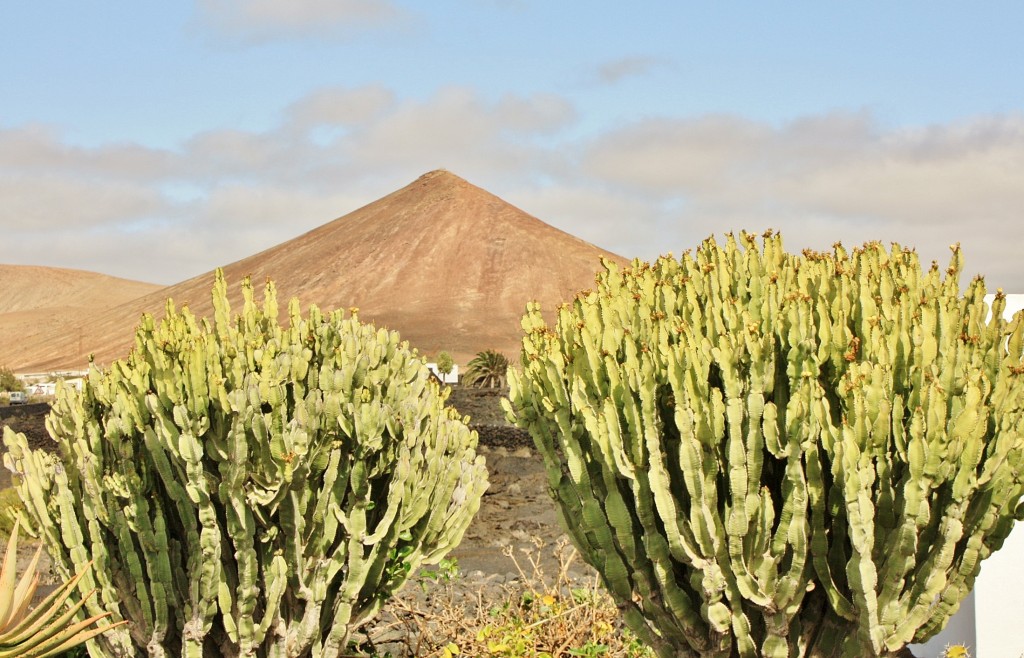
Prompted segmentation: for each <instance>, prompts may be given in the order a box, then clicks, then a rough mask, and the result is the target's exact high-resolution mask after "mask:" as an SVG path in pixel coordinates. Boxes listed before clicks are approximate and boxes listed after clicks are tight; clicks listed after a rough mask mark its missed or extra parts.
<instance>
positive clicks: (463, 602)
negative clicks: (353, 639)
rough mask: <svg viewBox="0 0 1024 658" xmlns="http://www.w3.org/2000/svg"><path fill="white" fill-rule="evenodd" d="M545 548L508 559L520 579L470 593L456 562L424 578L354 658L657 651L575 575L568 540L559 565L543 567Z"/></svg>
mask: <svg viewBox="0 0 1024 658" xmlns="http://www.w3.org/2000/svg"><path fill="white" fill-rule="evenodd" d="M543 548H544V545H543V543H542V542H541V541H540V540H539V539H538V540H535V541H534V546H533V548H531V549H529V550H524V551H523V552H522V554H520V555H516V554H514V553H513V551H512V550H511V549H505V551H504V554H505V555H506V556H507V557H508V558H509V560H510V562H511V564H512V565H513V567H514V569H515V573H517V574H518V578H515V579H512V580H511V581H509V582H505V583H502V584H500V585H490V586H486V585H485V586H482V587H479V588H477V589H476V591H475V592H474V591H467V588H466V586H465V583H463V582H461V578H462V577H461V576H460V575H459V574H458V573H457V570H456V569H454V568H452V567H451V566H450V565H449V566H447V567H442V568H441V569H439V570H434V571H430V572H426V573H425V574H421V575H420V576H419V578H418V582H414V583H411V584H410V585H409V586H408V587H407V589H406V590H405V591H404V592H403V593H402V594H400V595H399V596H398V597H396V599H395V600H393V601H392V602H391V603H390V604H389V606H388V609H387V610H386V611H385V613H384V614H383V615H382V616H381V618H380V619H379V620H378V622H377V623H376V624H375V625H374V626H373V628H371V629H369V631H368V633H367V635H366V637H365V638H364V640H363V642H362V644H361V646H360V647H359V651H361V653H360V652H359V651H356V652H354V653H352V654H351V655H352V656H369V657H374V658H404V657H406V656H417V657H422V658H453V657H454V656H481V657H483V656H492V657H501V658H513V657H516V658H566V657H569V656H583V657H589V656H602V657H608V658H612V657H614V658H620V657H621V658H647V657H652V656H653V655H654V654H653V652H651V651H650V650H649V649H647V648H646V647H644V646H643V645H642V644H640V642H639V641H638V640H637V639H636V638H635V637H634V636H633V635H632V634H631V633H630V632H629V630H628V629H625V628H624V627H623V626H622V623H621V621H620V618H619V612H618V609H617V608H616V607H615V604H614V603H613V602H612V600H611V598H610V597H609V596H608V595H607V594H606V593H605V592H604V591H603V590H602V589H601V587H600V585H599V583H598V581H597V578H596V576H594V577H593V578H591V579H589V580H588V581H586V582H580V581H579V579H577V578H573V577H572V575H571V574H570V567H571V566H572V563H573V562H574V560H575V559H576V551H575V549H573V548H572V547H570V546H569V545H568V542H567V541H565V540H562V541H561V542H560V543H559V544H558V545H557V546H556V549H557V550H556V551H555V554H556V556H557V562H558V564H557V567H555V568H554V569H553V571H554V573H548V571H551V569H548V570H545V568H544V566H543V565H542V563H541V558H540V556H541V553H542V550H541V549H543Z"/></svg>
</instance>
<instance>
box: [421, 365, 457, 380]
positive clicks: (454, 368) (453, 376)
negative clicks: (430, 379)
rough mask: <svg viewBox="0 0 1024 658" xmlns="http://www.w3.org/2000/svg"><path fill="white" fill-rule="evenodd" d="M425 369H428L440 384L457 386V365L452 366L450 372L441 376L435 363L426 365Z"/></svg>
mask: <svg viewBox="0 0 1024 658" xmlns="http://www.w3.org/2000/svg"><path fill="white" fill-rule="evenodd" d="M427 367H428V368H430V372H432V373H434V376H435V377H437V378H438V380H440V382H441V383H442V384H458V383H459V365H458V364H455V365H453V366H452V371H451V372H450V373H448V374H447V375H445V374H443V373H442V372H441V371H440V370H438V369H437V364H436V363H428V364H427Z"/></svg>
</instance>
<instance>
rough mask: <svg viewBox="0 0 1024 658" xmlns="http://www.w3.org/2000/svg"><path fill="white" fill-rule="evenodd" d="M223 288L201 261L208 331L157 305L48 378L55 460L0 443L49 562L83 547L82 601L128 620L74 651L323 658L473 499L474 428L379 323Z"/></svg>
mask: <svg viewBox="0 0 1024 658" xmlns="http://www.w3.org/2000/svg"><path fill="white" fill-rule="evenodd" d="M242 291H243V295H244V300H245V303H244V309H243V310H242V313H241V314H240V315H238V316H237V317H235V318H232V316H231V310H230V308H229V306H228V301H227V285H226V283H225V281H224V278H223V275H222V274H221V273H219V272H218V274H217V279H216V283H215V287H214V294H213V296H214V305H215V317H214V319H213V322H212V324H211V323H210V322H209V321H206V320H202V321H199V320H197V319H196V318H195V317H194V316H193V315H192V314H191V313H190V312H189V311H188V310H187V309H182V310H181V311H177V310H176V309H175V308H174V306H173V304H172V303H171V302H170V301H168V306H167V315H166V317H165V319H164V320H163V321H162V322H159V323H157V322H156V321H155V320H154V319H153V318H152V317H150V316H144V317H143V320H142V323H141V325H140V326H139V328H138V330H137V334H136V342H135V349H134V350H133V352H132V353H131V354H130V355H129V357H128V358H127V359H126V360H124V361H118V362H115V363H114V364H112V365H111V366H110V368H109V369H108V370H106V371H101V370H98V369H96V368H93V369H92V370H91V372H90V374H89V377H88V380H87V382H86V384H85V385H84V387H83V390H82V391H81V393H80V394H77V393H76V392H74V391H72V390H69V389H67V388H65V389H63V390H61V391H60V392H59V394H58V397H57V401H56V403H55V405H54V409H53V411H52V413H51V415H50V416H49V418H48V420H47V427H48V428H49V430H50V433H51V434H52V435H53V437H54V438H55V439H56V440H57V441H58V442H59V444H60V448H61V453H60V455H59V456H51V455H47V454H45V453H41V452H33V451H30V450H28V449H27V446H26V443H25V440H24V437H22V436H18V435H14V434H13V433H8V434H7V435H5V437H4V439H5V442H6V443H7V445H8V447H9V450H10V455H9V457H8V464H9V466H10V467H12V468H14V469H15V470H16V471H18V472H20V473H21V474H22V478H21V484H20V487H19V493H20V495H21V497H22V499H23V500H24V501H25V504H26V507H27V508H28V510H29V513H30V515H31V516H32V518H33V520H34V521H35V524H36V526H37V527H39V528H40V529H41V531H42V533H43V536H44V538H45V541H46V543H47V545H48V547H49V550H50V552H51V554H53V555H54V558H55V561H56V562H57V564H58V565H60V566H61V567H62V568H63V570H65V571H66V572H69V573H70V572H75V571H77V570H79V569H80V568H81V567H82V565H84V564H86V563H87V562H88V561H90V560H93V561H94V568H93V569H92V570H91V571H90V572H89V573H88V574H87V575H86V577H85V578H83V580H82V583H81V587H82V588H83V589H84V590H89V589H92V588H93V587H97V588H99V595H98V596H97V597H96V599H94V600H91V601H90V602H89V604H88V606H87V607H88V609H89V612H90V614H99V613H102V612H107V611H109V612H112V613H113V614H114V617H115V618H123V619H128V620H130V621H131V624H130V626H129V627H127V628H118V629H115V630H114V631H112V632H110V633H108V634H106V635H104V636H102V637H100V638H97V639H96V640H95V644H96V646H94V647H93V648H92V655H94V656H136V655H147V656H154V657H155V656H169V655H181V656H195V657H199V656H204V655H217V656H266V657H280V658H285V657H287V658H294V657H297V656H316V657H321V656H322V657H325V658H326V657H329V656H339V655H340V654H341V653H342V652H344V651H345V649H346V644H347V639H348V636H349V632H350V630H351V629H353V628H355V627H356V626H358V625H359V624H361V623H363V622H365V621H366V620H368V619H369V618H371V617H372V616H373V615H374V614H375V613H376V612H377V611H378V609H379V608H380V606H381V605H382V604H383V602H384V601H385V600H387V598H388V597H389V596H390V595H391V593H393V592H394V591H395V590H396V589H397V588H399V587H400V586H401V585H402V584H403V582H404V581H405V580H406V577H407V576H408V575H409V573H411V572H413V571H415V569H416V568H417V567H418V566H419V565H420V564H424V563H432V562H437V561H439V560H440V559H441V558H442V557H443V556H444V555H445V554H446V553H447V552H448V551H449V550H450V549H452V548H453V547H454V546H456V545H457V544H458V542H459V541H460V540H461V538H462V535H463V532H464V531H465V529H466V527H467V526H468V524H469V522H470V520H471V518H472V517H473V515H474V514H475V513H476V510H477V509H478V508H479V504H480V497H481V496H482V494H483V491H484V489H485V488H486V486H487V480H486V469H485V467H484V464H483V458H482V457H478V456H476V452H475V449H476V440H477V439H476V434H475V433H473V432H471V431H470V430H469V429H468V428H467V427H466V425H465V424H464V423H463V422H462V421H461V419H460V417H459V416H458V415H457V414H456V413H455V412H454V411H453V410H450V409H447V408H445V407H444V395H443V394H441V392H440V391H439V390H438V388H437V387H436V385H434V384H433V383H431V382H430V381H429V373H428V370H427V368H426V366H425V364H424V363H423V362H422V361H421V360H420V359H419V358H417V356H416V354H415V352H413V351H410V350H409V349H408V347H407V345H406V344H405V343H400V342H399V338H398V335H397V334H395V333H393V332H388V331H385V330H383V329H381V330H375V329H374V328H373V327H371V326H369V325H364V324H362V323H360V322H359V321H358V319H357V318H356V317H355V316H349V317H345V316H344V315H343V313H342V312H340V311H337V312H334V313H331V314H329V315H323V314H322V313H321V312H320V310H319V309H317V308H316V307H312V308H310V310H309V314H308V317H307V318H303V317H302V316H301V315H300V311H299V305H298V302H297V301H296V300H293V301H292V302H291V304H290V306H289V325H288V326H287V327H282V326H281V325H280V324H279V322H278V317H277V315H278V307H277V301H276V294H275V289H274V286H273V284H271V283H269V282H268V284H267V286H266V289H265V295H264V300H263V303H262V305H260V304H257V303H256V302H255V301H254V299H253V290H252V287H251V285H250V284H249V282H248V281H246V282H245V283H244V284H243V286H242ZM129 629H130V630H129Z"/></svg>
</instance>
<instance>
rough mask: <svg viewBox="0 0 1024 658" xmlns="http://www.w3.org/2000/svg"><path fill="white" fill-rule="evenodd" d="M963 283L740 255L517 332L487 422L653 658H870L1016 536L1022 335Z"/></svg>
mask: <svg viewBox="0 0 1024 658" xmlns="http://www.w3.org/2000/svg"><path fill="white" fill-rule="evenodd" d="M961 261H962V258H961V254H960V251H959V248H958V247H955V248H954V250H953V259H952V263H951V265H950V267H949V269H948V271H947V272H946V274H945V276H943V275H942V274H941V273H940V272H939V270H938V269H937V267H935V266H933V267H932V268H931V269H930V270H929V271H927V272H923V271H922V269H921V267H920V264H919V262H918V258H917V255H916V254H915V253H914V252H913V251H910V250H907V249H903V248H901V247H899V246H898V245H894V246H893V247H892V249H891V250H888V251H887V250H885V249H883V248H882V247H881V246H880V245H879V244H877V243H871V244H867V245H865V246H864V247H863V248H861V249H857V250H855V251H853V252H852V253H847V252H846V251H845V250H844V249H843V248H842V247H841V246H839V245H837V246H836V247H835V250H834V252H833V253H831V254H822V253H816V252H810V251H808V252H804V254H803V255H791V254H787V253H786V252H785V251H784V250H783V247H782V240H781V238H780V237H779V236H778V235H772V234H770V233H769V234H767V235H765V236H764V238H763V240H758V239H757V238H756V237H755V236H752V235H749V234H746V233H744V234H742V235H741V236H740V237H739V238H738V239H737V238H735V237H733V236H729V237H728V240H727V241H726V242H725V244H719V243H717V242H716V241H714V240H713V239H709V240H707V241H705V242H704V243H703V244H701V246H700V247H699V248H698V249H697V250H696V251H695V252H694V253H686V254H684V255H683V257H682V258H681V259H679V260H676V259H674V258H672V257H665V258H661V259H659V260H658V261H657V262H655V263H653V264H647V263H642V262H639V261H636V262H634V263H633V264H632V266H631V267H629V268H626V269H623V270H620V269H619V268H618V267H617V266H616V265H614V264H611V263H607V264H606V266H605V271H604V272H602V273H601V274H599V275H598V280H597V285H596V288H595V289H594V290H590V291H585V292H582V293H580V294H579V295H578V296H577V297H576V299H575V300H574V301H573V302H572V303H570V304H565V305H563V306H562V307H561V308H559V309H558V314H557V324H556V326H555V327H554V328H551V327H549V326H548V325H547V324H546V322H545V320H544V319H543V317H542V315H541V309H540V308H539V307H538V306H537V305H536V304H531V305H530V306H529V307H528V309H527V313H526V316H525V317H524V318H523V328H524V330H525V336H524V338H523V352H522V361H521V365H522V367H521V369H516V370H512V371H510V377H509V381H510V389H511V390H510V396H509V401H508V402H507V403H506V409H507V412H508V414H509V416H510V418H512V419H513V420H514V421H515V422H516V423H518V424H519V425H520V426H522V427H524V428H526V429H528V430H529V431H530V433H531V435H532V436H533V438H534V441H535V442H536V444H537V446H538V448H539V450H540V451H541V452H542V453H543V455H544V459H545V462H546V465H547V472H548V477H549V481H550V486H551V490H552V492H553V494H554V496H555V497H556V498H557V500H558V502H559V503H560V506H561V510H562V515H563V518H564V520H565V522H566V524H565V525H566V528H567V529H568V531H569V533H570V535H571V537H572V539H573V541H574V542H575V544H576V545H577V547H578V548H579V549H580V551H581V552H582V554H583V557H584V558H585V559H586V560H587V561H588V562H589V563H590V564H592V565H594V566H595V567H596V568H597V569H598V571H599V572H600V573H601V575H602V577H603V579H604V582H605V584H606V585H607V587H608V589H609V590H610V591H611V592H612V593H613V595H614V596H615V597H616V598H617V600H618V603H619V605H620V607H621V608H622V610H623V611H624V613H625V619H626V621H627V623H629V624H630V626H631V627H632V628H633V629H634V630H635V631H636V632H637V633H638V635H639V636H640V637H641V638H642V639H644V640H645V641H646V642H647V643H649V644H650V645H651V646H653V647H654V648H655V649H656V651H657V652H658V655H659V656H663V657H667V656H700V657H702V658H705V657H712V656H714V657H719V656H720V657H722V658H727V657H728V658H731V657H733V656H742V657H747V656H751V657H752V656H770V657H772V658H795V657H799V656H814V657H842V658H864V657H865V656H884V655H889V654H891V653H894V652H896V651H898V650H899V649H900V648H901V647H903V646H904V645H905V644H907V643H909V642H911V641H918V642H920V641H923V640H926V639H927V638H929V637H930V636H932V635H933V634H935V633H936V632H937V631H938V630H939V629H941V628H942V626H943V625H944V624H945V622H946V621H947V620H948V619H949V617H950V616H951V615H952V614H953V613H954V612H955V611H956V610H957V608H958V606H959V605H960V602H961V600H962V599H963V597H964V596H965V595H966V594H967V592H968V591H969V590H970V589H971V587H972V585H973V583H974V579H975V577H976V576H977V574H978V571H979V568H980V565H981V560H983V559H984V558H985V557H986V556H988V555H989V554H990V553H991V552H992V551H994V550H996V549H998V548H999V546H1000V545H1001V544H1002V542H1003V540H1004V539H1005V538H1006V536H1007V534H1008V533H1009V532H1010V530H1011V528H1012V526H1013V524H1014V521H1015V519H1020V518H1022V517H1024V504H1022V503H1021V496H1022V494H1024V484H1022V481H1024V377H1022V374H1024V362H1022V359H1021V352H1022V346H1024V314H1018V315H1016V316H1015V317H1014V318H1013V320H1012V321H1009V322H1007V321H1005V320H1004V319H1003V310H1004V308H1005V302H1004V299H1003V297H1002V295H1001V294H999V295H997V298H996V302H995V304H994V305H993V308H991V309H989V308H988V307H987V306H986V304H985V303H984V301H983V297H984V294H985V289H984V283H983V282H982V281H981V280H980V279H977V280H975V281H973V282H972V283H971V284H970V285H969V286H968V288H967V291H966V293H965V294H963V295H961V293H960V285H959V279H958V276H959V272H960V267H961ZM990 311H991V313H990Z"/></svg>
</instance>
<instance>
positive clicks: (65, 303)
mask: <svg viewBox="0 0 1024 658" xmlns="http://www.w3.org/2000/svg"><path fill="white" fill-rule="evenodd" d="M162 288H163V286H159V285H156V284H153V283H143V282H141V281H131V280H128V279H120V278H117V277H112V276H107V275H104V274H97V273H95V272H85V271H83V270H70V269H62V268H56V267H36V266H29V265H0V366H7V365H8V364H10V365H11V366H14V368H15V370H17V371H23V369H22V368H20V367H18V366H20V365H22V364H25V363H27V361H26V360H25V356H26V352H32V353H35V352H38V351H39V348H42V349H45V345H46V344H47V343H46V340H45V338H44V337H48V336H52V335H61V334H64V335H69V336H73V337H74V342H76V343H77V341H78V335H79V333H80V332H79V328H78V327H79V325H80V323H81V319H82V318H84V317H91V316H93V315H95V314H98V313H103V312H106V311H108V310H109V309H111V308H113V307H116V306H119V305H121V304H124V303H125V302H128V301H131V300H133V299H138V298H139V297H143V296H145V295H148V294H150V293H153V292H154V291H157V290H160V289H162Z"/></svg>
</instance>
